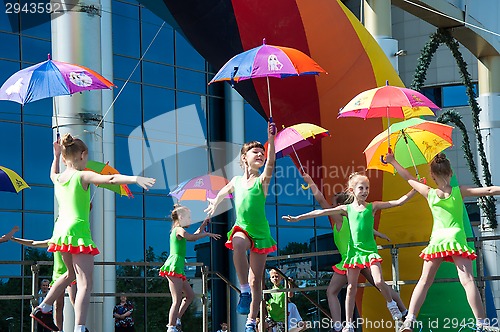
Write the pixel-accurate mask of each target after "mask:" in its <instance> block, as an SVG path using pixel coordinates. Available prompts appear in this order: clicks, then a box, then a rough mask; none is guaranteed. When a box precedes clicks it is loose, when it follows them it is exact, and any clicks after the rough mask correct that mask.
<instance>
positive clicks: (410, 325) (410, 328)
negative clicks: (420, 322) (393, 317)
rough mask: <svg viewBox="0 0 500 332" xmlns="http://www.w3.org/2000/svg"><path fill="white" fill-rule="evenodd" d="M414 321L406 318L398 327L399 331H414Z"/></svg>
mask: <svg viewBox="0 0 500 332" xmlns="http://www.w3.org/2000/svg"><path fill="white" fill-rule="evenodd" d="M413 323H415V322H414V321H411V320H408V319H407V320H405V322H404V323H403V325H401V327H400V328H399V329H398V332H412V331H413Z"/></svg>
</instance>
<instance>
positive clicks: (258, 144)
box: [240, 141, 265, 168]
mask: <svg viewBox="0 0 500 332" xmlns="http://www.w3.org/2000/svg"><path fill="white" fill-rule="evenodd" d="M253 148H260V149H262V150H265V148H264V145H263V144H262V143H261V142H259V141H250V142H247V143H245V144H243V146H242V147H241V151H240V153H241V154H240V166H241V167H242V168H245V164H244V163H243V156H244V155H245V154H246V153H247V152H248V151H250V150H251V149H253Z"/></svg>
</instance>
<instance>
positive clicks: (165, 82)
mask: <svg viewBox="0 0 500 332" xmlns="http://www.w3.org/2000/svg"><path fill="white" fill-rule="evenodd" d="M142 73H143V75H144V76H143V82H144V83H145V84H153V85H160V86H164V87H169V88H175V81H174V67H171V66H165V65H161V64H157V63H152V62H147V61H144V62H143V63H142Z"/></svg>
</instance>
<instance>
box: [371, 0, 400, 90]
mask: <svg viewBox="0 0 500 332" xmlns="http://www.w3.org/2000/svg"><path fill="white" fill-rule="evenodd" d="M363 19H364V23H365V27H366V29H367V30H368V31H369V32H370V33H371V34H372V36H373V37H374V38H375V39H376V40H377V42H378V44H379V45H380V47H381V48H382V50H384V53H385V54H386V55H387V57H388V58H389V60H390V61H391V64H392V66H393V67H394V69H396V71H398V57H397V56H396V55H395V54H396V52H397V51H398V41H397V40H396V39H393V38H392V18H391V1H390V0H365V1H364V2H363ZM389 83H391V82H389Z"/></svg>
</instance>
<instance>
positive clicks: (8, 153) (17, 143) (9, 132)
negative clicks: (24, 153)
mask: <svg viewBox="0 0 500 332" xmlns="http://www.w3.org/2000/svg"><path fill="white" fill-rule="evenodd" d="M0 131H1V132H2V134H3V137H5V138H8V139H9V144H2V148H1V149H0V157H1V160H2V162H1V163H0V165H1V166H3V167H7V168H10V169H12V170H13V171H15V172H16V173H18V174H19V175H21V176H22V175H23V174H22V169H21V163H22V160H21V141H22V139H21V126H20V125H19V124H16V123H9V122H0ZM32 142H36V141H32ZM2 199H3V197H2Z"/></svg>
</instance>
